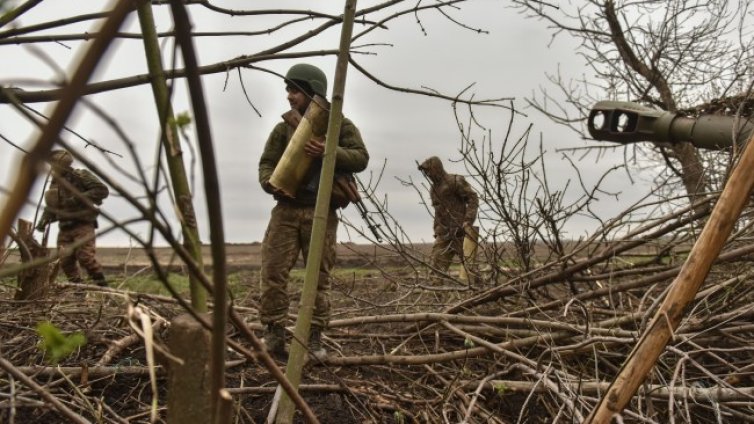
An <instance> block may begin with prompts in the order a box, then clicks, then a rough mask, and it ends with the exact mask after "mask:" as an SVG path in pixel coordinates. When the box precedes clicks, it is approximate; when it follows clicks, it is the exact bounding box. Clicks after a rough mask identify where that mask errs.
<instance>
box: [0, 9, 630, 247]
mask: <svg viewBox="0 0 754 424" xmlns="http://www.w3.org/2000/svg"><path fill="white" fill-rule="evenodd" d="M48 3H49V4H48ZM212 3H213V4H217V5H220V6H225V7H232V8H241V7H250V5H252V4H253V6H254V7H255V8H259V9H277V8H284V7H291V8H294V7H295V8H298V9H315V10H318V11H325V12H329V13H333V14H340V13H342V2H300V1H290V2H280V1H255V2H253V3H252V2H239V1H225V2H221V1H213V2H212ZM372 4H375V2H367V1H361V2H359V4H358V7H359V8H363V7H366V6H368V5H372ZM102 5H103V2H45V3H44V4H42V5H41V6H38V7H37V8H36V9H35V10H33V11H32V12H30V13H28V15H24V16H23V17H22V18H21V19H20V22H21V23H22V24H23V25H30V24H33V23H35V22H40V21H47V20H52V19H55V18H63V17H65V16H73V15H76V14H79V13H92V12H96V11H98V9H97V7H103V6H102ZM412 5H413V4H412ZM508 6H509V4H508V3H507V2H504V1H480V0H475V1H470V2H468V3H463V4H461V5H460V7H461V9H460V10H458V11H457V13H455V14H454V15H453V16H454V17H455V18H457V19H460V20H461V21H463V22H464V23H465V24H467V25H469V26H470V27H473V28H481V29H483V30H486V31H489V34H477V33H475V32H472V31H470V30H467V29H463V28H459V27H458V26H457V25H454V24H452V23H451V22H449V21H448V20H447V19H445V18H443V17H442V16H441V15H440V14H438V13H437V12H434V11H432V12H428V13H424V14H423V15H421V22H422V25H423V26H424V29H425V30H426V32H427V35H424V34H423V33H422V31H421V29H420V27H419V26H418V25H417V23H416V18H415V17H414V15H412V14H409V15H406V16H403V17H402V18H400V19H399V20H397V21H394V22H392V23H391V24H390V28H389V30H378V31H372V32H371V33H369V34H368V35H366V36H365V37H362V38H359V39H358V40H356V42H355V43H354V44H355V45H365V44H385V45H375V46H371V47H369V48H365V49H361V51H368V52H370V53H376V54H370V55H357V56H355V57H356V58H357V60H358V61H359V63H361V64H362V65H363V66H365V67H366V68H367V69H368V70H369V71H370V72H371V73H373V74H375V75H377V76H378V77H380V78H381V79H383V80H384V81H385V82H387V83H389V84H392V85H396V86H402V87H409V88H420V87H428V88H430V89H433V90H437V91H440V92H443V93H445V94H450V95H455V94H457V93H459V92H460V91H461V90H462V89H464V88H465V87H467V86H469V85H470V84H472V83H474V84H475V85H474V86H473V88H472V89H471V92H473V93H475V98H497V97H512V98H515V99H516V100H515V104H516V105H517V107H518V108H523V106H524V102H523V98H524V97H525V96H527V95H531V93H532V92H533V91H535V90H537V89H538V87H539V86H547V85H548V82H547V81H546V79H545V72H550V73H554V72H557V70H558V67H560V69H561V72H563V73H571V74H572V75H580V74H581V73H582V72H583V71H584V68H582V65H581V64H580V63H579V59H578V57H577V56H576V55H575V54H574V52H573V46H572V45H569V43H568V42H567V41H568V40H567V39H566V38H559V39H557V40H556V42H555V43H553V44H552V45H549V43H550V41H551V40H550V37H551V34H550V33H549V32H548V30H547V29H546V28H545V25H544V24H543V23H542V22H537V21H534V20H527V19H524V18H523V17H522V16H520V15H519V14H518V13H517V12H516V11H515V10H513V9H511V8H510V7H508ZM406 7H408V6H406ZM189 11H190V13H191V17H192V20H193V22H194V24H195V30H196V31H230V30H244V31H249V30H253V29H260V28H263V27H265V26H267V23H268V22H271V21H274V20H275V19H274V17H240V16H236V17H229V16H226V15H218V14H214V13H209V12H207V11H206V10H203V9H202V8H199V7H191V8H190V9H189ZM155 18H156V20H157V22H158V28H157V29H158V31H166V30H169V29H170V25H171V20H170V17H169V15H168V14H167V7H155ZM370 18H373V19H375V18H377V17H376V16H370ZM310 26H312V25H311V24H309V23H303V24H300V25H295V26H293V27H292V28H290V29H288V30H284V31H281V32H279V33H273V34H271V35H269V36H264V37H235V38H227V37H225V38H197V39H196V45H197V50H198V51H199V54H200V64H202V65H206V64H210V63H215V62H219V61H223V60H229V59H232V58H234V57H237V56H240V55H244V54H251V53H254V52H257V51H260V50H263V49H265V48H268V47H270V46H273V45H277V44H279V43H280V42H282V41H284V40H287V39H288V38H289V37H290V34H299V33H301V32H303V31H304V30H305V29H306V28H308V27H310ZM75 28H78V29H79V30H78V31H76V30H75ZM361 29H362V28H361V27H357V28H356V29H355V31H354V33H359V32H360V30H361ZM82 30H92V28H91V27H90V26H89V24H87V25H84V26H78V27H74V26H72V27H70V28H68V27H67V28H65V29H56V30H51V31H49V33H55V34H61V33H68V32H80V31H82ZM128 31H129V32H136V31H138V21H137V20H136V16H135V15H134V16H132V17H131V18H130V20H129V23H128ZM339 31H340V28H339V27H337V29H330V30H328V31H327V32H325V33H324V34H322V35H321V36H320V37H318V38H317V39H316V40H314V41H312V42H308V43H306V44H304V45H302V46H297V47H295V48H294V51H304V50H319V49H333V48H335V47H336V46H337V44H338V38H339ZM84 45H85V44H84V43H81V42H66V43H64V45H63V44H57V43H45V44H42V45H40V46H39V47H40V48H41V49H42V51H44V53H45V54H46V55H49V57H52V58H53V59H54V60H55V62H56V63H57V64H58V66H60V67H62V68H64V69H66V70H68V69H70V68H71V64H72V61H73V59H74V58H75V56H76V53H78V52H79V51H80V50H81V48H82V46H84ZM0 52H1V53H2V55H3V56H2V57H6V58H9V57H12V58H13V60H12V61H11V62H9V61H7V60H6V61H4V64H3V67H2V69H0V83H2V84H4V85H15V86H21V87H25V88H26V89H27V90H34V89H38V88H39V87H38V86H35V85H33V84H30V81H29V79H30V78H31V79H34V80H38V81H43V80H50V79H52V78H53V76H54V74H53V72H52V71H50V69H49V67H47V66H46V65H44V64H43V62H41V61H40V60H39V59H38V58H37V57H35V56H34V55H33V54H32V53H33V52H32V51H30V50H29V49H28V47H24V46H19V45H8V46H0ZM166 57H167V56H166ZM165 60H166V64H167V59H165ZM299 61H306V62H310V63H313V64H316V65H318V66H320V67H321V68H322V69H323V70H325V72H326V73H327V75H328V78H329V80H330V81H331V82H332V79H333V77H334V64H335V58H334V57H326V58H313V59H303V60H277V61H270V62H264V63H259V64H258V65H259V66H260V67H264V68H268V69H270V70H274V71H276V72H278V73H281V74H282V73H285V71H286V70H287V69H288V67H289V66H291V65H292V64H294V63H296V62H299ZM142 73H146V65H145V62H144V58H143V49H142V45H141V41H139V40H121V41H118V42H117V43H116V44H115V45H114V46H113V49H112V50H111V51H110V54H109V59H108V61H107V63H106V66H103V67H102V68H101V69H100V70H99V72H98V75H97V77H96V79H97V80H105V79H112V78H121V77H126V76H130V75H134V74H142ZM242 75H243V84H244V87H245V88H246V91H247V94H248V96H249V99H250V100H251V102H253V104H254V106H255V107H256V108H257V109H259V111H260V112H261V114H262V116H261V117H259V116H257V114H256V113H255V112H254V110H253V109H252V108H251V106H249V104H248V102H247V99H246V98H245V96H244V94H243V91H242V88H241V84H240V82H239V78H238V73H237V71H232V72H230V73H229V74H227V75H226V74H215V75H209V76H206V77H204V79H203V82H204V88H205V95H206V97H207V101H208V104H209V107H210V118H211V123H212V130H213V138H214V141H215V143H216V154H217V160H218V164H219V167H220V179H221V184H222V193H221V194H222V201H223V214H224V219H225V234H226V238H227V240H228V241H229V242H234V243H242V242H252V241H259V240H261V239H262V236H263V234H264V229H265V226H266V224H267V218H268V215H269V210H270V209H271V207H272V206H273V200H272V198H271V197H270V196H269V195H267V194H266V193H264V192H263V191H262V190H261V188H260V187H259V184H258V183H257V161H258V158H259V155H260V153H261V150H262V147H263V145H264V142H265V140H266V137H267V135H268V133H269V131H270V130H271V129H272V127H273V126H274V125H275V123H276V122H278V121H279V119H280V114H281V113H283V112H285V111H286V110H287V108H288V105H287V102H286V99H285V91H284V89H283V88H284V86H283V84H282V82H281V81H280V80H279V79H277V78H276V77H274V76H272V75H269V74H267V73H263V72H257V71H252V70H244V71H242ZM184 86H185V82H184V81H182V80H181V81H179V83H178V84H177V86H176V97H175V106H174V109H175V110H176V111H184V110H188V109H189V107H188V103H187V101H186V97H185V89H184ZM331 88H332V84H330V87H328V91H329V90H331ZM88 99H89V100H90V101H92V102H94V103H95V104H97V105H98V106H99V107H101V108H103V109H104V110H106V111H108V112H109V113H110V114H112V116H113V117H114V118H115V119H116V120H117V122H118V125H119V126H120V127H121V128H122V129H123V130H124V131H126V132H127V134H128V137H129V138H130V140H131V141H133V142H134V143H135V145H136V148H137V152H138V154H139V156H140V159H141V161H142V163H147V164H152V163H153V162H154V156H155V151H156V147H155V146H156V143H157V138H158V135H159V128H158V124H157V121H156V119H155V111H154V104H153V100H152V94H151V91H150V88H149V87H148V86H146V85H143V86H138V87H134V88H128V89H122V90H118V91H113V92H109V93H106V94H98V95H92V96H89V97H88ZM30 106H31V107H33V108H35V109H37V110H39V111H47V112H49V111H50V110H51V109H50V108H49V107H50V105H45V104H32V105H30ZM344 113H345V114H346V116H348V117H349V118H351V119H352V120H353V121H354V123H355V124H356V125H357V126H358V127H359V128H360V130H361V132H362V135H363V137H364V140H365V142H366V143H367V147H368V149H369V151H370V154H371V162H370V166H369V169H368V170H367V171H366V173H364V174H362V175H361V177H362V179H364V180H368V179H369V178H370V176H372V177H373V176H376V174H377V173H379V172H380V171H381V168H382V166H383V164H384V165H385V169H384V175H383V179H382V182H381V184H380V186H379V187H378V195H379V196H380V197H384V196H387V198H388V202H389V207H390V211H391V212H392V213H393V215H394V216H395V217H396V218H398V220H399V221H400V223H401V225H402V226H403V228H404V230H406V231H407V232H408V235H409V236H410V237H411V239H412V240H414V241H429V240H431V237H432V234H431V224H430V222H431V221H430V220H431V218H430V217H429V216H428V215H427V213H426V211H425V209H424V207H423V206H421V205H420V204H419V201H420V199H419V197H418V196H417V194H416V193H415V192H414V191H413V190H411V189H410V188H407V187H404V186H403V185H402V184H401V183H400V182H399V181H398V179H397V178H400V179H404V180H406V179H414V180H415V181H421V180H422V177H421V176H420V174H419V173H418V171H417V170H416V166H415V161H417V160H418V161H421V160H422V159H424V158H425V157H427V156H430V155H437V156H439V157H440V158H441V159H443V160H444V161H445V164H446V167H447V168H448V170H449V171H450V172H458V173H463V172H464V170H463V168H462V166H461V165H460V164H453V163H451V162H449V159H458V158H459V155H458V147H459V143H460V138H461V136H460V134H459V131H458V128H457V125H456V122H455V120H454V116H453V111H452V109H451V105H450V103H449V102H447V101H444V100H439V99H435V98H429V97H423V96H417V95H409V94H404V93H397V92H393V91H390V90H388V89H385V88H383V87H379V86H377V85H376V84H374V83H373V82H372V81H370V80H368V79H367V78H365V77H364V76H362V75H361V74H360V73H359V72H358V71H357V70H355V69H354V68H352V67H351V68H349V71H348V77H347V83H346V96H345V105H344ZM524 113H526V114H527V116H521V117H518V118H517V119H516V120H515V122H514V128H513V134H518V133H520V132H521V131H523V129H525V128H526V126H527V125H529V124H530V123H533V124H534V134H535V135H534V136H533V137H531V140H532V142H537V143H538V142H539V140H540V133H541V137H542V140H543V143H544V145H545V146H546V150H547V151H548V156H547V169H548V173H549V176H550V178H551V179H553V180H554V181H555V182H556V183H557V184H564V183H565V181H566V180H567V179H568V178H572V177H573V175H572V172H571V171H570V169H569V167H570V165H569V164H568V163H567V162H566V161H563V160H561V159H560V155H559V154H557V153H555V149H558V148H564V147H579V146H583V143H584V142H582V141H580V140H578V139H577V138H575V136H574V135H573V133H572V132H568V131H566V130H564V129H562V128H559V127H557V126H555V125H553V124H552V123H550V122H549V121H548V120H547V119H546V118H544V117H542V116H541V115H539V114H538V113H537V112H535V111H533V110H524ZM477 117H478V118H479V119H480V120H481V121H482V122H483V124H484V125H485V126H486V127H488V128H489V129H490V130H491V133H492V136H493V139H495V138H496V137H500V138H501V137H502V136H503V134H505V132H506V130H507V125H508V118H509V116H508V113H507V112H506V111H503V110H500V109H486V110H480V111H479V112H478V115H477ZM69 126H70V127H71V128H73V129H75V130H76V131H77V132H79V133H81V134H82V135H83V136H85V137H86V138H88V139H91V140H93V141H95V142H96V143H98V144H100V145H102V146H103V147H105V148H107V149H110V150H113V151H115V152H118V153H122V154H124V155H125V156H126V157H128V155H127V152H126V149H125V147H124V146H123V144H122V142H121V141H120V140H118V139H117V137H116V136H115V134H114V132H113V131H112V130H111V129H110V128H109V127H108V126H107V125H105V124H104V123H103V122H102V121H101V120H100V119H99V118H97V117H96V116H95V115H94V114H93V113H91V111H89V110H87V109H85V108H82V107H79V109H78V113H77V115H76V117H75V118H74V119H72V120H71V121H70V122H69ZM191 130H192V131H193V128H191ZM0 133H1V134H2V135H3V136H5V137H7V138H9V139H10V140H11V141H12V142H14V143H18V144H21V145H28V144H29V143H30V142H31V141H33V131H32V127H31V126H30V125H29V124H28V123H26V122H24V119H23V118H20V117H19V115H18V114H17V113H16V112H14V111H13V109H12V108H11V107H10V106H7V105H0ZM190 135H191V137H192V138H193V132H190ZM481 135H482V134H479V135H478V136H481ZM66 139H67V140H69V141H70V142H71V143H72V144H73V145H75V146H82V147H83V143H81V142H80V141H78V140H76V139H75V138H73V137H68V136H66ZM86 153H87V155H88V157H91V158H92V159H94V160H98V161H100V160H103V159H101V157H100V156H99V155H98V154H96V153H95V152H94V151H93V150H92V149H89V150H87V151H86ZM89 155H91V156H89ZM620 155H621V154H620V152H618V153H616V157H612V158H611V157H609V156H608V157H606V158H605V159H604V160H602V161H601V162H600V163H598V164H595V163H594V162H593V161H591V162H588V163H585V164H583V165H584V166H585V167H586V169H588V171H593V172H587V173H586V174H587V176H589V175H590V174H592V173H593V174H594V175H597V174H599V172H598V170H599V169H603V168H606V167H607V166H609V165H610V164H612V163H614V162H615V161H620V160H621V157H620ZM19 158H20V153H19V152H18V151H17V150H16V149H14V148H12V147H11V146H10V145H8V144H6V143H5V142H2V141H0V169H2V172H1V173H0V186H1V187H3V188H4V189H7V188H8V187H9V186H10V185H11V182H12V180H13V175H14V172H15V166H14V165H13V164H14V163H18V160H19ZM113 160H114V161H115V162H116V163H117V165H118V166H121V167H123V168H126V169H129V170H131V169H133V168H132V164H131V163H130V160H129V159H118V158H114V159H113ZM98 163H100V162H98ZM196 171H197V172H198V171H199V167H198V165H197V167H196ZM113 172H114V173H113V175H114V176H116V177H117V178H119V179H120V178H123V180H124V182H123V183H124V184H127V180H126V179H125V178H124V177H123V176H121V175H120V174H118V173H117V172H116V171H115V170H114V171H113ZM147 172H148V173H150V174H151V173H152V172H153V170H152V169H147ZM196 183H197V184H198V186H197V187H198V190H196V197H197V202H196V205H197V212H198V215H199V219H200V229H201V232H202V237H203V239H204V240H207V239H208V235H207V232H206V212H205V210H204V203H203V201H204V197H203V195H202V193H201V185H200V184H199V183H200V181H199V180H197V181H196ZM611 184H613V186H614V187H615V189H616V190H619V189H620V188H622V187H626V186H627V183H626V181H625V179H624V178H621V177H619V176H616V177H615V178H614V181H612V182H611ZM40 185H41V184H38V185H37V188H36V191H35V193H34V197H32V198H31V199H30V202H32V203H35V201H36V198H37V197H36V196H38V195H39V193H38V192H39V189H40ZM556 189H557V187H556ZM632 191H633V190H632ZM639 191H641V190H639ZM636 194H637V193H628V194H627V195H626V197H630V196H631V195H634V196H635V195H636ZM626 197H624V198H623V199H622V200H623V201H626V200H625V199H626ZM0 199H2V195H0ZM163 200H164V201H167V199H166V198H165V199H163ZM629 200H630V199H629ZM163 204H166V203H163ZM597 206H598V207H599V208H601V210H603V213H604V214H605V217H608V216H609V215H610V214H611V213H614V212H615V211H617V210H620V209H619V208H620V206H619V205H618V204H617V202H616V201H615V199H613V198H610V197H605V198H604V199H601V200H600V202H598V204H597ZM104 207H105V209H106V210H107V211H108V212H109V213H111V214H113V215H114V216H116V217H118V218H121V219H122V218H129V217H133V216H135V213H134V212H133V211H132V210H131V208H130V207H128V206H127V205H126V204H125V202H123V201H122V200H121V199H118V198H110V199H108V200H106V203H105V206H104ZM166 210H167V211H169V212H171V210H170V209H169V208H166ZM32 214H33V209H31V208H27V209H25V210H24V211H23V213H22V217H24V218H31V217H32ZM344 214H345V215H346V216H347V217H348V218H349V220H351V221H354V222H358V220H359V217H358V214H357V212H356V210H355V208H352V207H350V208H348V209H346V210H345V211H344ZM593 226H594V223H593V222H590V221H584V220H580V221H578V222H576V221H574V223H573V224H571V225H570V226H569V228H568V231H569V232H570V234H571V235H573V236H578V235H582V234H583V233H584V232H586V231H588V230H589V229H590V228H592V227H593ZM134 228H136V229H137V230H138V231H143V229H142V227H138V226H136V227H134ZM346 239H347V236H346V233H345V232H344V231H343V230H341V234H340V240H341V241H345V240H346ZM354 241H356V242H360V241H362V240H361V239H359V238H356V239H354ZM99 244H100V245H126V244H128V238H127V236H125V235H123V234H121V233H117V232H115V233H110V234H107V235H104V236H102V237H101V238H100V240H99Z"/></svg>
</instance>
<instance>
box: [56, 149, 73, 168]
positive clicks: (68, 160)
mask: <svg viewBox="0 0 754 424" xmlns="http://www.w3.org/2000/svg"><path fill="white" fill-rule="evenodd" d="M72 164H73V155H71V153H70V152H68V151H66V150H53V151H52V152H50V165H52V166H54V167H57V168H70V167H71V165H72Z"/></svg>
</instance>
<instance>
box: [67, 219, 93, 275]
mask: <svg viewBox="0 0 754 424" xmlns="http://www.w3.org/2000/svg"><path fill="white" fill-rule="evenodd" d="M94 228H95V227H94V224H93V223H92V224H87V223H82V224H78V225H76V226H75V227H70V228H65V229H62V228H61V229H60V231H59V232H58V253H59V254H60V267H61V268H62V269H63V272H64V273H65V276H66V277H67V278H68V280H71V281H76V280H80V279H81V274H80V272H79V264H81V267H82V268H84V269H85V270H86V272H87V274H89V276H90V277H91V276H93V275H94V274H97V273H101V272H102V266H101V265H100V263H99V262H97V258H96V257H95V255H96V252H97V249H96V243H95V234H94Z"/></svg>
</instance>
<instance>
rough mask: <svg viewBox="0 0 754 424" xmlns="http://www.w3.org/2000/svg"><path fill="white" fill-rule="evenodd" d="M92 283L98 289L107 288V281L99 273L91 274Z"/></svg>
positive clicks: (103, 275)
mask: <svg viewBox="0 0 754 424" xmlns="http://www.w3.org/2000/svg"><path fill="white" fill-rule="evenodd" d="M92 281H93V282H94V284H96V285H98V286H100V287H107V280H105V274H103V273H101V272H95V273H94V274H92Z"/></svg>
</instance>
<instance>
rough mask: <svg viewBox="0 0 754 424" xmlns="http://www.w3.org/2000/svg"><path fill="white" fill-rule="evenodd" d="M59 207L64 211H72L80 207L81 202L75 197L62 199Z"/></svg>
mask: <svg viewBox="0 0 754 424" xmlns="http://www.w3.org/2000/svg"><path fill="white" fill-rule="evenodd" d="M60 206H62V207H63V208H65V209H73V208H75V207H80V206H81V202H79V199H77V198H75V197H68V198H65V199H63V200H62V201H61V202H60Z"/></svg>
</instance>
